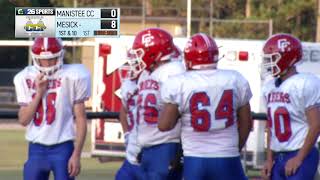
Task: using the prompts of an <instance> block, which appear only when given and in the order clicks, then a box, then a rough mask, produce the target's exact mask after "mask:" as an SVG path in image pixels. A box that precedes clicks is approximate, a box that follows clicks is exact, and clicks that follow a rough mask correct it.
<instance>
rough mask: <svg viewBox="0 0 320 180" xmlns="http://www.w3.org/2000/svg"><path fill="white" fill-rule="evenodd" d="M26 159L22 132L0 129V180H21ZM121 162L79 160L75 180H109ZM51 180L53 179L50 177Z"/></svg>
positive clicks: (88, 141)
mask: <svg viewBox="0 0 320 180" xmlns="http://www.w3.org/2000/svg"><path fill="white" fill-rule="evenodd" d="M89 150H90V133H88V136H87V141H86V144H85V147H84V151H85V152H89ZM26 158H27V142H26V141H25V139H24V130H21V129H17V130H12V129H10V130H7V129H0V179H1V180H2V179H3V180H19V179H22V167H23V164H24V161H25V160H26ZM121 163H122V162H108V163H100V162H99V161H98V160H97V159H94V158H83V159H82V160H81V164H82V172H81V174H80V175H79V176H78V178H77V180H111V179H114V175H115V173H116V171H117V170H118V168H119V167H120V165H121ZM258 175H259V172H258V171H250V172H249V176H250V177H253V176H258ZM51 180H53V178H52V177H51Z"/></svg>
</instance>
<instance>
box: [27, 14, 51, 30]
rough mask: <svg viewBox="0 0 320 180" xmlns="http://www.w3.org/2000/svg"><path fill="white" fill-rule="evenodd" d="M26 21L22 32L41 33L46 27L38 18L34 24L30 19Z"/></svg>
mask: <svg viewBox="0 0 320 180" xmlns="http://www.w3.org/2000/svg"><path fill="white" fill-rule="evenodd" d="M27 18H28V21H27V22H26V25H25V26H24V30H25V31H27V32H29V33H31V32H43V31H44V30H45V29H46V28H47V27H46V25H45V24H44V22H43V21H42V18H39V19H38V21H37V22H36V23H34V22H33V21H31V18H29V17H27Z"/></svg>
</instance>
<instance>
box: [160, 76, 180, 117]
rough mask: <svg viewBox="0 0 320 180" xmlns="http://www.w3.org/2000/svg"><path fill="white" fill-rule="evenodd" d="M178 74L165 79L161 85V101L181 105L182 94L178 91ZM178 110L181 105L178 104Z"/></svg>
mask: <svg viewBox="0 0 320 180" xmlns="http://www.w3.org/2000/svg"><path fill="white" fill-rule="evenodd" d="M179 77H180V76H174V77H171V78H169V79H168V80H167V81H165V82H164V83H163V85H162V87H161V101H162V103H170V104H176V105H181V104H182V94H181V91H180V87H181V86H180V83H181V79H180V78H179ZM179 111H180V112H181V106H179Z"/></svg>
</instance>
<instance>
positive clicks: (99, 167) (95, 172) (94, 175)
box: [0, 129, 121, 180]
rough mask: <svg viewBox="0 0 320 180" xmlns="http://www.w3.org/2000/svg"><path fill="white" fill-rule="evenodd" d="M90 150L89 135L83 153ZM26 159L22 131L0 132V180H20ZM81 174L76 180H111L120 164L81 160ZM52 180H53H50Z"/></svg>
mask: <svg viewBox="0 0 320 180" xmlns="http://www.w3.org/2000/svg"><path fill="white" fill-rule="evenodd" d="M89 149H90V134H88V136H87V141H86V145H85V148H84V151H86V152H88V151H89ZM26 158H27V142H26V141H25V139H24V130H21V129H20V130H6V129H1V130H0V179H3V180H19V179H22V167H23V164H24V161H25V160H26ZM81 165H82V172H81V174H80V175H79V176H78V178H77V180H88V179H90V180H102V179H103V180H111V179H114V174H115V172H116V171H117V169H118V168H119V166H120V165H121V162H108V163H100V162H99V161H98V160H97V159H94V158H83V159H82V160H81ZM51 179H53V178H51Z"/></svg>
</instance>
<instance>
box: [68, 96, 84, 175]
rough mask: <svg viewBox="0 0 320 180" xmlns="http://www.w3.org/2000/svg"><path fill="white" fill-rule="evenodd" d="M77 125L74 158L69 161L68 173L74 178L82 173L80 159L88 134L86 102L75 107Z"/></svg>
mask: <svg viewBox="0 0 320 180" xmlns="http://www.w3.org/2000/svg"><path fill="white" fill-rule="evenodd" d="M73 111H74V116H75V125H76V138H75V143H74V144H75V145H74V150H73V153H72V156H71V158H70V160H69V166H68V171H69V175H70V176H72V177H74V176H77V175H78V174H79V173H80V168H81V166H80V158H81V152H82V148H83V145H84V142H85V139H86V134H87V117H86V112H85V105H84V102H78V103H76V104H75V105H74V106H73Z"/></svg>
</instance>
